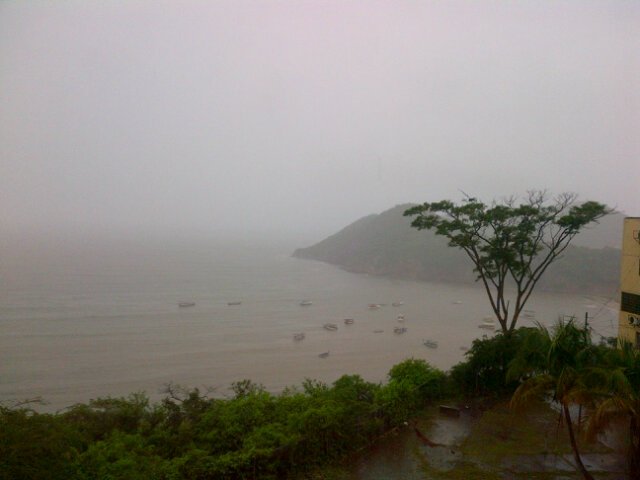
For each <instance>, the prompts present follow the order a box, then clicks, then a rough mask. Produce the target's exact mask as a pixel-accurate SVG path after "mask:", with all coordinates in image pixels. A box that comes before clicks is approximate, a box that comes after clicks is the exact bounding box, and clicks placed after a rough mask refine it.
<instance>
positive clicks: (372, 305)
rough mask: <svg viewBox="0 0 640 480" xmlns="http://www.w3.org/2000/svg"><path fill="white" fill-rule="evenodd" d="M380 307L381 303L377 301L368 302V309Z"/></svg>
mask: <svg viewBox="0 0 640 480" xmlns="http://www.w3.org/2000/svg"><path fill="white" fill-rule="evenodd" d="M380 307H381V305H380V304H379V303H370V304H369V309H370V310H378V309H379V308H380Z"/></svg>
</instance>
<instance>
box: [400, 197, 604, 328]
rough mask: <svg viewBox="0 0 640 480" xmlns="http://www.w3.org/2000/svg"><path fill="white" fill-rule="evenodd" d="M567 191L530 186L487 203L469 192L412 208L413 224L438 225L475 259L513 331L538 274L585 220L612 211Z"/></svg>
mask: <svg viewBox="0 0 640 480" xmlns="http://www.w3.org/2000/svg"><path fill="white" fill-rule="evenodd" d="M576 200H577V196H576V195H575V194H573V193H563V194H560V195H558V196H557V197H554V198H552V199H550V198H549V197H548V195H547V193H546V192H545V191H530V192H528V194H527V196H526V197H524V199H522V200H519V199H518V198H516V197H510V198H507V199H504V200H502V201H500V202H498V201H493V202H492V203H491V204H485V203H483V202H482V201H480V200H478V199H477V198H473V197H469V196H466V197H465V199H464V200H463V201H462V202H461V203H459V204H456V203H453V202H451V201H449V200H442V201H439V202H432V203H423V204H421V205H416V206H414V207H412V208H409V209H408V210H406V211H405V212H404V215H405V216H410V217H414V218H413V221H412V222H411V226H412V227H414V228H417V229H418V230H434V232H435V233H436V235H442V236H444V237H446V238H447V239H448V240H449V246H452V247H457V248H459V249H461V250H463V251H464V252H465V253H466V254H467V256H468V257H469V258H470V259H471V261H472V263H473V267H474V271H475V272H476V273H477V275H478V277H477V279H478V280H480V281H481V282H482V284H483V285H484V288H485V290H486V292H487V295H488V297H489V301H490V303H491V308H492V309H493V312H494V314H495V316H496V318H497V319H498V322H500V326H501V328H502V331H503V332H504V333H505V334H510V333H511V332H512V331H513V330H514V328H515V327H516V324H517V322H518V318H519V317H520V314H521V313H522V311H523V309H524V306H525V305H526V303H527V301H528V300H529V297H530V296H531V293H532V292H533V290H534V288H535V286H536V285H537V284H538V282H539V280H540V278H541V277H542V275H543V274H544V272H545V271H546V270H547V268H548V267H549V265H551V264H552V263H553V262H554V261H555V260H557V259H558V258H560V256H561V254H562V252H563V251H564V250H565V249H566V248H567V247H568V246H569V244H570V243H571V240H573V238H574V237H575V236H576V235H577V234H578V233H579V232H580V231H581V230H582V229H583V228H584V227H586V226H587V225H589V224H590V223H592V222H597V220H598V219H600V218H602V217H604V216H605V215H607V214H609V213H611V212H612V210H611V209H610V208H608V207H607V206H606V205H604V204H601V203H598V202H594V201H587V202H583V203H579V204H578V203H576Z"/></svg>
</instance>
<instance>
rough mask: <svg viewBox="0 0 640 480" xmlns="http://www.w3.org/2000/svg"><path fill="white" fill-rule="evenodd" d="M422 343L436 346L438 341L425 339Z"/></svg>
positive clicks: (430, 346)
mask: <svg viewBox="0 0 640 480" xmlns="http://www.w3.org/2000/svg"><path fill="white" fill-rule="evenodd" d="M422 344H423V345H424V346H425V347H429V348H438V342H436V341H435V340H425V341H423V342H422Z"/></svg>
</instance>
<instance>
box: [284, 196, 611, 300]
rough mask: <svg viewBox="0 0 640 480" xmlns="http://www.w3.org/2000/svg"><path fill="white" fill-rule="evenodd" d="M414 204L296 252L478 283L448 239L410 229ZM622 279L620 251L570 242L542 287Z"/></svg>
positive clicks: (606, 288) (576, 288)
mask: <svg viewBox="0 0 640 480" xmlns="http://www.w3.org/2000/svg"><path fill="white" fill-rule="evenodd" d="M410 206H411V205H408V204H407V205H398V206H396V207H394V208H392V209H390V210H387V211H385V212H383V213H381V214H379V215H369V216H367V217H364V218H361V219H360V220H358V221H356V222H354V223H352V224H351V225H349V226H347V227H346V228H344V229H342V230H341V231H339V232H338V233H336V234H334V235H331V236H330V237H328V238H326V239H324V240H322V241H321V242H319V243H317V244H315V245H313V246H311V247H308V248H300V249H298V250H296V251H295V252H294V254H293V255H294V257H298V258H306V259H312V260H320V261H323V262H327V263H331V264H333V265H338V266H340V267H342V268H344V269H345V270H347V271H350V272H355V273H367V274H373V275H385V276H392V277H396V278H405V279H412V280H425V281H444V282H453V283H460V282H463V283H470V282H473V281H474V280H475V275H474V274H473V272H472V270H471V268H472V265H471V262H470V261H469V260H468V259H467V257H466V255H465V254H464V253H463V252H462V251H460V250H458V249H456V248H451V247H448V246H447V241H446V239H444V238H443V237H438V236H436V235H435V234H434V233H433V232H431V231H427V230H423V231H417V230H416V229H414V228H411V226H410V223H411V219H410V218H407V217H403V215H402V214H403V212H404V211H405V210H406V209H407V208H409V207H410ZM603 226H604V225H603ZM599 228H601V227H599ZM615 235H618V233H617V232H615ZM619 278H620V250H618V249H616V248H610V247H605V248H587V247H577V246H570V247H569V248H568V249H567V250H566V251H565V253H564V255H563V258H561V259H560V260H558V261H557V262H556V263H554V264H552V265H551V266H550V267H549V269H548V270H547V272H546V273H545V276H544V277H543V279H542V281H541V283H540V288H541V289H545V290H553V291H561V292H585V293H586V292H589V293H603V294H608V295H610V294H611V293H612V292H614V291H615V289H616V288H617V285H618V283H619Z"/></svg>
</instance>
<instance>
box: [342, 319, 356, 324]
mask: <svg viewBox="0 0 640 480" xmlns="http://www.w3.org/2000/svg"><path fill="white" fill-rule="evenodd" d="M353 322H354V320H353V318H345V319H344V324H345V325H353Z"/></svg>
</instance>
